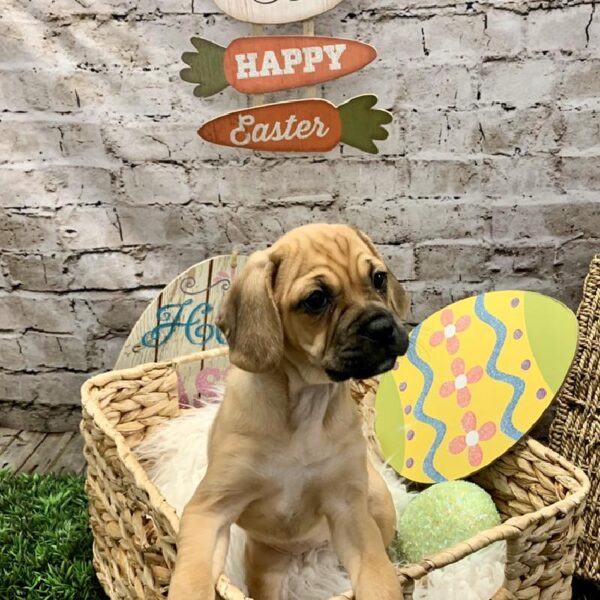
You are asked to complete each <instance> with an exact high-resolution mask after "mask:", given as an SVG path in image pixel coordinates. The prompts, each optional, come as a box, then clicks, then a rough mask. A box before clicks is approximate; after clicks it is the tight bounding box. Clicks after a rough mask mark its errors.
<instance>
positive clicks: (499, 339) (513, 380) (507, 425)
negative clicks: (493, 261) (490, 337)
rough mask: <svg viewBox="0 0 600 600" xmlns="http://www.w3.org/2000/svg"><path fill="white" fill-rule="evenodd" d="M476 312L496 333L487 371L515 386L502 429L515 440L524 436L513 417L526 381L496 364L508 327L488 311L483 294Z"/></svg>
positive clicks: (502, 421) (476, 303)
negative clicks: (502, 369) (515, 424)
mask: <svg viewBox="0 0 600 600" xmlns="http://www.w3.org/2000/svg"><path fill="white" fill-rule="evenodd" d="M475 314H476V315H477V317H479V319H481V320H482V321H483V322H484V323H485V324H486V325H489V326H490V327H491V328H492V329H493V330H494V332H495V333H496V345H495V346H494V350H493V352H492V356H490V360H489V361H488V364H487V365H486V373H487V374H488V375H489V376H490V377H491V378H492V379H496V380H498V381H503V382H504V383H508V384H509V385H511V386H512V387H513V396H512V398H511V401H510V403H509V405H508V406H507V407H506V410H505V411H504V414H503V415H502V419H501V421H500V429H501V430H502V432H503V433H504V434H505V435H507V436H508V437H510V438H512V439H513V440H518V439H520V438H521V437H523V433H522V432H520V431H519V430H518V429H517V428H516V427H515V426H514V425H513V422H512V418H513V413H514V412H515V408H516V407H517V403H518V402H519V400H520V398H521V396H522V395H523V392H524V391H525V382H524V381H523V380H522V379H520V378H519V377H516V376H514V375H509V374H508V373H503V372H502V371H499V370H498V368H497V366H496V365H497V361H498V356H499V355H500V351H501V350H502V346H504V342H505V341H506V327H505V325H504V323H502V321H499V320H498V319H497V318H496V317H494V315H492V314H491V313H489V312H488V311H487V309H486V308H485V305H484V302H483V295H481V296H478V297H477V300H475Z"/></svg>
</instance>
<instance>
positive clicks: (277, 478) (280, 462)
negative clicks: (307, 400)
mask: <svg viewBox="0 0 600 600" xmlns="http://www.w3.org/2000/svg"><path fill="white" fill-rule="evenodd" d="M300 433H301V432H298V433H297V434H295V435H294V437H293V438H292V439H291V440H290V444H289V445H288V446H287V447H286V448H285V449H283V448H282V449H280V451H279V452H277V453H274V454H272V455H270V456H269V457H268V459H267V460H266V461H265V462H264V463H263V464H262V465H261V466H260V467H259V471H260V476H261V478H262V479H263V482H264V487H263V490H264V491H263V495H262V497H261V498H260V499H258V500H257V501H256V502H254V503H253V504H252V505H251V506H250V507H248V511H247V514H246V515H245V516H246V517H249V519H248V520H250V521H252V522H253V524H254V525H257V524H258V523H261V525H260V527H262V528H265V529H269V530H271V531H273V530H279V531H280V532H281V533H282V534H284V535H289V536H292V537H295V536H298V535H302V534H303V532H305V531H307V530H310V529H311V528H312V527H313V526H314V525H315V523H317V522H318V521H319V520H320V519H321V515H320V504H321V497H322V492H323V490H324V489H325V487H326V486H328V485H330V484H331V482H332V481H333V480H334V479H335V474H336V472H337V471H338V469H337V466H336V465H337V463H338V462H339V460H340V459H341V457H340V456H339V452H336V450H335V445H334V444H332V443H331V441H330V440H328V439H326V436H325V435H324V434H322V433H319V432H315V431H312V432H308V431H304V432H302V434H304V435H299V434H300Z"/></svg>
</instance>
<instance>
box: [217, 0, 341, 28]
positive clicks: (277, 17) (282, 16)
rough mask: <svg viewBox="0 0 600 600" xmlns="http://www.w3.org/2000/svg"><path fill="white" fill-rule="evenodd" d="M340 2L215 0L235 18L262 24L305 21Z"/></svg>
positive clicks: (311, 0) (319, 0)
mask: <svg viewBox="0 0 600 600" xmlns="http://www.w3.org/2000/svg"><path fill="white" fill-rule="evenodd" d="M340 2H342V0H215V4H216V5H217V6H218V7H219V8H220V9H221V10H222V11H223V12H224V13H226V14H228V15H230V16H231V17H233V18H234V19H237V20H238V21H247V22H248V23H258V24H261V25H278V24H282V23H294V22H296V21H304V20H305V19H310V18H311V17H316V16H317V15H320V14H322V13H324V12H327V11H328V10H330V9H332V8H333V7H335V6H337V5H338V4H340Z"/></svg>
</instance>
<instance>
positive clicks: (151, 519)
mask: <svg viewBox="0 0 600 600" xmlns="http://www.w3.org/2000/svg"><path fill="white" fill-rule="evenodd" d="M222 355H223V350H210V351H206V352H202V353H199V354H196V355H192V356H189V357H184V358H181V359H177V360H174V361H171V362H169V363H158V364H145V365H141V366H139V367H134V368H132V369H127V370H123V371H112V372H109V373H106V374H103V375H98V376H96V377H94V378H92V379H90V380H89V381H87V382H86V383H85V385H84V386H83V388H82V400H83V420H82V423H81V430H82V433H83V436H84V438H85V456H86V459H87V464H88V469H87V482H86V490H87V493H88V496H89V500H90V502H89V505H90V521H91V527H92V531H93V534H94V566H95V569H96V572H97V574H98V578H99V580H100V583H101V584H102V586H103V588H104V589H105V591H106V593H107V594H108V595H109V596H110V598H112V599H113V600H116V599H121V598H139V599H145V600H150V599H162V598H164V597H165V596H166V591H167V589H168V584H169V578H170V573H171V569H172V568H173V565H174V562H175V541H176V534H177V528H178V518H177V516H176V514H175V511H174V510H173V508H172V507H171V506H170V505H169V504H167V502H166V501H165V499H164V498H163V497H162V496H161V494H160V493H159V491H158V490H157V488H156V487H155V486H154V484H153V483H152V482H151V481H150V480H149V478H148V476H147V475H146V473H145V471H144V470H143V468H142V466H141V465H140V463H139V462H138V460H137V459H136V457H135V454H134V453H133V451H132V448H134V447H135V446H136V445H137V444H138V443H139V442H140V441H141V440H142V439H144V437H145V436H146V435H148V434H149V433H150V432H152V431H153V430H154V429H155V428H156V427H157V426H159V425H160V424H161V423H163V422H164V421H166V420H167V419H170V418H172V417H174V416H176V415H177V414H178V413H179V407H178V401H177V377H176V368H177V367H178V366H180V365H182V364H187V363H191V362H195V361H200V360H203V361H205V363H206V364H209V363H210V359H211V358H215V357H217V356H222ZM373 391H374V385H373V384H372V383H368V382H365V383H363V384H361V385H356V386H355V387H354V390H353V393H354V395H355V398H356V400H357V402H358V403H359V407H360V409H361V412H362V413H363V416H364V423H365V430H366V432H367V434H368V435H369V437H371V438H372V420H373V419H372V400H373V395H374V394H373ZM476 481H477V482H478V483H479V484H480V485H482V486H483V487H485V488H486V489H487V490H488V491H489V492H490V493H491V494H492V496H493V497H494V499H495V501H496V504H497V506H498V509H499V510H500V512H501V514H502V516H503V520H504V523H503V524H502V525H500V526H498V527H495V528H494V529H490V530H489V531H485V532H482V533H480V534H479V535H477V536H475V537H474V538H472V539H470V540H468V541H466V542H464V543H461V544H459V545H457V546H455V547H453V548H451V549H449V550H447V551H445V552H441V553H439V554H436V555H435V556H431V557H429V558H427V559H425V560H423V561H422V562H421V563H419V564H413V565H409V566H407V567H403V568H399V569H398V576H399V578H400V580H401V582H402V587H403V591H404V595H405V598H407V599H409V598H412V590H413V585H414V582H415V581H416V580H419V579H421V578H423V577H426V576H427V574H428V573H429V572H431V571H432V570H434V569H438V568H440V567H443V566H445V565H448V564H450V563H453V562H456V561H457V560H459V559H461V558H463V557H465V556H467V555H469V554H471V553H473V552H475V551H476V550H479V549H481V548H483V547H485V546H487V545H489V544H491V543H493V542H495V541H499V540H506V541H507V548H508V551H507V554H508V563H507V567H506V579H505V584H504V588H503V589H502V590H501V591H500V592H499V593H498V594H497V595H496V596H495V597H494V598H495V599H512V598H515V599H516V598H519V599H534V598H540V599H550V598H552V599H555V600H561V599H565V600H566V599H568V598H571V576H572V574H573V572H574V570H575V547H576V543H577V539H578V537H579V535H580V533H581V526H582V522H581V519H580V515H581V512H582V509H583V503H584V500H585V497H586V494H587V492H588V489H589V481H588V479H587V477H586V476H585V474H584V473H583V472H582V471H581V470H579V469H578V468H576V467H574V466H573V465H571V464H570V463H569V462H567V461H566V460H565V459H563V458H562V457H561V456H559V455H558V454H556V453H554V452H552V451H551V450H549V449H547V448H545V447H543V446H542V445H540V444H539V443H537V442H535V441H533V440H531V439H526V440H525V441H522V442H521V443H520V444H518V445H517V446H516V447H515V448H513V450H511V451H510V452H509V453H508V454H506V455H505V456H504V457H503V458H501V459H500V460H498V461H497V462H496V463H494V464H493V465H492V466H490V467H488V468H487V469H486V470H484V471H482V472H481V473H479V474H478V476H477V478H476ZM217 589H218V592H219V595H220V597H221V598H223V599H224V600H244V598H245V596H244V594H242V592H240V591H239V590H238V589H237V588H235V587H234V586H233V585H232V584H231V583H230V582H229V581H228V580H227V578H226V577H225V576H223V577H221V579H220V580H219V583H218V586H217ZM340 592H343V590H340ZM347 598H352V594H351V593H345V594H343V595H342V596H339V597H338V600H343V599H347ZM449 600H452V599H449Z"/></svg>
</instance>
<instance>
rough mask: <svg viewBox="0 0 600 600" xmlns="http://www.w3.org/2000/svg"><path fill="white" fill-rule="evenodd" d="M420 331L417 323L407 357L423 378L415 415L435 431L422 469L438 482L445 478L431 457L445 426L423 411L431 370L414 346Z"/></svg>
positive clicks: (431, 379) (435, 450)
mask: <svg viewBox="0 0 600 600" xmlns="http://www.w3.org/2000/svg"><path fill="white" fill-rule="evenodd" d="M420 333H421V325H419V326H418V327H417V328H416V329H415V330H414V332H413V334H412V335H411V343H410V345H409V347H408V353H407V358H408V360H409V361H410V362H411V363H412V364H413V365H414V366H415V367H416V368H417V369H418V370H419V371H420V372H421V374H422V375H423V378H424V379H425V383H424V385H423V389H422V390H421V394H420V396H419V399H418V400H417V402H416V404H415V417H416V418H417V419H419V420H420V421H423V423H426V424H427V425H431V426H432V427H433V428H434V429H435V432H436V437H435V441H434V443H433V445H432V446H431V448H430V449H429V452H428V453H427V456H426V457H425V460H424V461H423V471H424V472H425V473H426V474H427V476H428V477H429V478H430V479H431V480H432V481H435V482H436V483H439V482H440V481H446V478H445V477H444V476H443V475H442V474H441V473H439V472H438V471H437V470H436V468H435V467H434V466H433V457H434V456H435V453H436V452H437V450H438V448H439V447H440V445H441V443H442V440H443V439H444V436H445V435H446V426H445V425H444V423H442V421H439V420H437V419H433V418H432V417H429V416H428V415H426V414H425V413H424V412H423V403H424V402H425V399H426V398H427V395H428V394H429V390H430V389H431V384H432V383H433V371H432V370H431V368H430V367H429V365H428V364H427V363H426V362H425V361H424V360H423V359H422V358H421V357H420V356H419V355H418V354H417V350H416V347H417V340H418V339H419V334H420Z"/></svg>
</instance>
